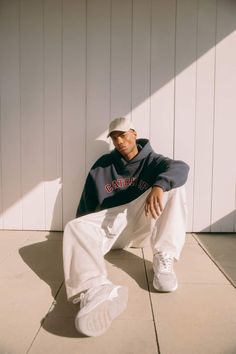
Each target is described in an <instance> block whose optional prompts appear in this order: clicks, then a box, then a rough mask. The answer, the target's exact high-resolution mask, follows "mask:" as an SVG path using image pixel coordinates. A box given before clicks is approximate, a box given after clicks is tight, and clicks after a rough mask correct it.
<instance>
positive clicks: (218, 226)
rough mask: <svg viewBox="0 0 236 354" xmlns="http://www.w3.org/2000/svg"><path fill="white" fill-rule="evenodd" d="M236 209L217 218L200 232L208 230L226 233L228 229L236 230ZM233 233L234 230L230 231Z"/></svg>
mask: <svg viewBox="0 0 236 354" xmlns="http://www.w3.org/2000/svg"><path fill="white" fill-rule="evenodd" d="M235 228H236V209H235V210H234V211H232V212H231V213H229V214H227V215H225V216H224V217H223V218H221V219H219V220H217V221H216V222H214V223H212V224H211V225H209V226H208V227H206V228H204V229H202V230H201V231H200V233H204V232H205V233H207V232H217V233H220V232H222V233H225V232H227V230H234V231H233V232H236V229H235ZM229 232H231V233H232V231H229Z"/></svg>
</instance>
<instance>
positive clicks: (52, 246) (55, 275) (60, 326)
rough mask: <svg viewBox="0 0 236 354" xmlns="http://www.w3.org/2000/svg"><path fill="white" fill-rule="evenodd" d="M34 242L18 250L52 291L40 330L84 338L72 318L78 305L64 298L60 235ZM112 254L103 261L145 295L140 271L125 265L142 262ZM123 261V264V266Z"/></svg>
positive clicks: (123, 253)
mask: <svg viewBox="0 0 236 354" xmlns="http://www.w3.org/2000/svg"><path fill="white" fill-rule="evenodd" d="M33 242H34V240H33V239H32V244H29V245H26V246H24V247H22V248H20V249H19V254H20V256H21V257H22V259H23V261H24V262H25V263H26V264H27V265H28V266H29V267H30V269H31V270H32V271H33V272H34V273H35V274H37V276H38V277H39V278H40V279H41V280H43V281H44V282H45V283H47V284H48V285H49V286H50V288H51V294H52V297H53V301H52V303H51V304H50V305H51V306H50V309H49V311H48V312H47V313H46V314H45V316H44V318H42V320H41V327H42V328H43V329H44V330H46V331H48V332H50V333H52V334H54V335H58V336H62V337H71V338H85V337H84V336H83V335H80V334H79V333H78V332H77V331H76V329H75V326H74V318H75V316H76V314H77V312H78V310H79V305H72V304H71V303H69V302H68V301H67V298H66V290H65V285H64V273H63V261H62V233H54V232H50V233H49V234H48V235H47V236H46V241H45V240H43V241H40V242H37V243H33ZM114 252H116V253H117V252H119V258H118V259H116V258H114ZM111 253H112V259H111V258H109V254H108V255H107V256H106V260H107V261H108V262H110V263H112V264H113V265H114V266H115V267H117V268H120V269H122V270H123V271H124V272H126V273H127V274H129V275H130V276H131V277H132V278H133V279H134V280H135V281H136V282H137V284H138V285H139V286H140V287H142V288H144V289H145V290H147V291H148V287H147V282H144V281H141V280H140V279H141V277H140V274H139V269H140V267H139V268H138V269H137V271H136V270H135V267H129V262H127V260H128V261H130V262H133V261H136V264H137V261H138V262H142V263H143V267H144V261H143V259H142V258H140V257H138V256H136V255H134V254H132V253H130V252H128V251H126V250H116V251H112V252H111ZM122 259H124V260H126V261H124V262H122ZM146 262H147V261H146ZM147 263H150V262H147ZM133 264H134V263H133ZM149 266H150V265H149ZM111 280H112V279H111Z"/></svg>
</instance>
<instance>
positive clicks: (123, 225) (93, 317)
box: [63, 117, 189, 336]
mask: <svg viewBox="0 0 236 354" xmlns="http://www.w3.org/2000/svg"><path fill="white" fill-rule="evenodd" d="M108 137H111V139H112V141H113V144H114V146H115V149H114V150H113V151H111V153H109V154H106V155H103V156H102V157H101V158H100V159H98V160H97V162H96V163H95V164H94V165H93V167H92V168H91V170H90V172H89V174H88V177H87V180H86V183H85V187H84V190H83V193H82V196H81V200H80V203H79V206H78V209H77V214H76V219H74V220H72V221H70V222H69V223H68V224H67V225H66V228H65V232H64V239H63V261H64V273H65V285H66V290H67V296H68V300H69V301H72V302H73V303H78V302H80V311H79V312H78V314H77V316H76V319H75V326H76V328H77V330H78V331H79V332H81V333H83V334H85V335H88V336H98V335H101V334H102V333H104V332H105V331H106V330H107V329H108V328H109V326H110V324H111V322H112V320H113V319H114V318H116V317H117V316H118V315H119V314H120V313H121V312H122V311H123V310H124V309H125V308H126V305H127V300H128V289H127V288H126V287H124V286H120V285H114V284H112V283H111V281H110V280H108V278H107V272H106V267H105V262H104V255H105V254H106V253H107V252H109V250H110V249H111V248H124V247H127V246H133V247H143V246H144V245H145V244H147V242H149V243H150V244H151V247H152V250H153V270H154V278H153V286H154V288H155V289H156V290H157V291H160V292H170V291H174V290H176V289H177V279H176V275H175V273H174V270H173V262H174V260H178V259H179V256H180V253H181V250H182V247H183V245H184V240H185V225H186V201H185V191H184V187H183V185H184V184H185V182H186V180H187V175H188V171H189V167H188V165H187V164H186V163H184V162H183V161H177V160H172V159H169V158H167V157H164V156H162V155H159V154H156V153H155V152H154V151H153V150H152V148H151V146H150V143H149V141H148V140H147V139H136V138H137V133H136V131H135V128H134V125H133V123H132V122H131V121H130V120H129V119H126V118H123V117H121V118H116V119H115V120H113V121H112V122H111V124H110V126H109V134H108Z"/></svg>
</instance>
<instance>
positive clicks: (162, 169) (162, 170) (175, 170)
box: [153, 155, 189, 191]
mask: <svg viewBox="0 0 236 354" xmlns="http://www.w3.org/2000/svg"><path fill="white" fill-rule="evenodd" d="M155 170H156V177H155V180H154V183H153V186H159V187H161V188H162V189H163V190H164V191H169V190H171V189H173V188H178V187H181V186H182V185H184V184H185V182H186V181H187V178H188V172H189V166H188V165H187V164H186V163H185V162H184V161H180V160H172V159H169V158H167V157H164V156H162V155H158V157H157V158H156V168H155Z"/></svg>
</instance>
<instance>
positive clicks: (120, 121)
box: [107, 117, 135, 138]
mask: <svg viewBox="0 0 236 354" xmlns="http://www.w3.org/2000/svg"><path fill="white" fill-rule="evenodd" d="M130 129H133V130H135V127H134V124H133V122H132V121H131V120H130V119H128V118H125V117H119V118H115V119H114V120H113V121H112V122H111V123H110V125H109V133H108V135H107V137H108V138H109V136H110V134H111V133H112V132H114V131H120V132H127V131H129V130H130Z"/></svg>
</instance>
